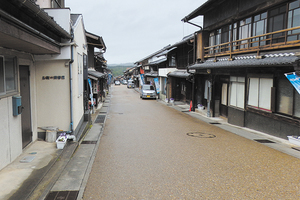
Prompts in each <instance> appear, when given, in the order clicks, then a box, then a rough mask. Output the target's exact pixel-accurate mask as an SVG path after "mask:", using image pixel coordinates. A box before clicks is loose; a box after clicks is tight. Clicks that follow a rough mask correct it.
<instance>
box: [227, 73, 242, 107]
mask: <svg viewBox="0 0 300 200" xmlns="http://www.w3.org/2000/svg"><path fill="white" fill-rule="evenodd" d="M229 91H230V98H229V100H230V102H229V103H230V105H231V106H235V107H239V108H244V99H245V97H244V96H245V78H244V77H230V88H229Z"/></svg>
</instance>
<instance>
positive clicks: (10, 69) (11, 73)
mask: <svg viewBox="0 0 300 200" xmlns="http://www.w3.org/2000/svg"><path fill="white" fill-rule="evenodd" d="M4 63H5V85H6V92H11V91H15V90H16V75H15V70H16V66H15V62H14V59H13V58H7V57H6V58H5V62H4Z"/></svg>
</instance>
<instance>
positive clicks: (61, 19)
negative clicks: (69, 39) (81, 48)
mask: <svg viewBox="0 0 300 200" xmlns="http://www.w3.org/2000/svg"><path fill="white" fill-rule="evenodd" d="M48 8H49V7H48ZM44 11H45V12H47V13H48V15H49V16H51V17H53V19H54V21H56V23H57V24H58V25H60V26H61V27H62V28H63V29H65V30H66V31H67V32H68V33H70V21H71V15H70V14H71V10H70V9H69V8H64V9H61V8H60V9H44Z"/></svg>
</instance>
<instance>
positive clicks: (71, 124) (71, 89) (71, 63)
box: [69, 28, 74, 132]
mask: <svg viewBox="0 0 300 200" xmlns="http://www.w3.org/2000/svg"><path fill="white" fill-rule="evenodd" d="M71 34H72V40H71V44H72V43H73V39H74V34H73V28H71ZM70 48H71V60H70V62H69V77H70V78H69V79H70V131H71V132H73V130H74V128H73V76H72V67H73V62H74V50H73V48H74V45H71V46H70Z"/></svg>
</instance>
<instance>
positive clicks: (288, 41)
mask: <svg viewBox="0 0 300 200" xmlns="http://www.w3.org/2000/svg"><path fill="white" fill-rule="evenodd" d="M297 46H300V26H298V27H295V28H290V29H284V30H280V31H275V32H272V33H266V34H263V35H258V36H254V37H249V38H245V39H241V40H235V41H232V42H226V43H222V44H219V45H214V46H210V47H204V54H205V55H204V57H205V58H209V57H215V56H226V55H230V56H231V55H233V54H239V53H249V52H259V51H262V50H272V49H282V48H291V47H297Z"/></svg>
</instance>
